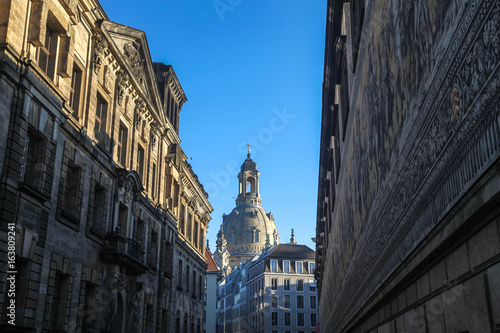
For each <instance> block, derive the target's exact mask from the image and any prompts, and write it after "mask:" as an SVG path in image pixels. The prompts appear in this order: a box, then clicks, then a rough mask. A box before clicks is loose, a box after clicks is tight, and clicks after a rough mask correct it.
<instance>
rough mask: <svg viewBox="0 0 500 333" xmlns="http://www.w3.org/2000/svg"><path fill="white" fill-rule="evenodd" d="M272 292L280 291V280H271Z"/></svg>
mask: <svg viewBox="0 0 500 333" xmlns="http://www.w3.org/2000/svg"><path fill="white" fill-rule="evenodd" d="M271 290H278V278H271Z"/></svg>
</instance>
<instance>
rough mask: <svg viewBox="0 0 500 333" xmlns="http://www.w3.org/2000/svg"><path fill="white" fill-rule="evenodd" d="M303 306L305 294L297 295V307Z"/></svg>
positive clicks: (301, 307)
mask: <svg viewBox="0 0 500 333" xmlns="http://www.w3.org/2000/svg"><path fill="white" fill-rule="evenodd" d="M303 308H304V296H303V295H297V309H303Z"/></svg>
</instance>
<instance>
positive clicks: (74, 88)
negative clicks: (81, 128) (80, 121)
mask: <svg viewBox="0 0 500 333" xmlns="http://www.w3.org/2000/svg"><path fill="white" fill-rule="evenodd" d="M81 90H82V70H81V69H80V68H79V67H78V66H77V65H76V64H73V75H72V76H71V87H70V94H69V106H70V107H71V109H72V110H73V116H75V117H78V111H79V107H80V95H81Z"/></svg>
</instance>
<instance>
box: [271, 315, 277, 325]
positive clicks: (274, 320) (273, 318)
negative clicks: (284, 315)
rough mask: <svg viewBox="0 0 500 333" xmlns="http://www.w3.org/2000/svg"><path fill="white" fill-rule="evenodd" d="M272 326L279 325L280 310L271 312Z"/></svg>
mask: <svg viewBox="0 0 500 333" xmlns="http://www.w3.org/2000/svg"><path fill="white" fill-rule="evenodd" d="M271 326H278V312H271Z"/></svg>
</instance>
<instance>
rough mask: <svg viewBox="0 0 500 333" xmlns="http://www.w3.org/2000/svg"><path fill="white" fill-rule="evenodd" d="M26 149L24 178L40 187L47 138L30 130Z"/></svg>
mask: <svg viewBox="0 0 500 333" xmlns="http://www.w3.org/2000/svg"><path fill="white" fill-rule="evenodd" d="M25 150H26V152H25V161H24V174H23V180H24V183H25V184H28V185H30V186H31V187H33V188H36V189H38V188H39V187H40V185H41V181H42V173H43V158H44V151H45V140H43V139H40V138H39V137H37V136H36V135H34V134H33V133H31V132H28V135H27V137H26V142H25Z"/></svg>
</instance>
